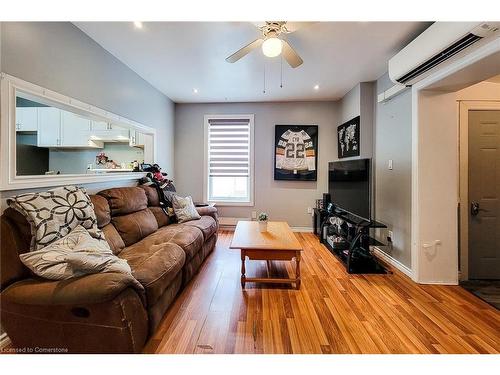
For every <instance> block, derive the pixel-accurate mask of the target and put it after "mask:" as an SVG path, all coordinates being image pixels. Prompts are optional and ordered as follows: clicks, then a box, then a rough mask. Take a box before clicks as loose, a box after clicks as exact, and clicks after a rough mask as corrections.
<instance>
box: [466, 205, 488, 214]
mask: <svg viewBox="0 0 500 375" xmlns="http://www.w3.org/2000/svg"><path fill="white" fill-rule="evenodd" d="M479 211H488V210H485V209H484V208H480V207H479V203H478V202H471V203H470V214H471V216H477V215H478V214H479Z"/></svg>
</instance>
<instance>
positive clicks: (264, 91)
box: [262, 61, 266, 94]
mask: <svg viewBox="0 0 500 375" xmlns="http://www.w3.org/2000/svg"><path fill="white" fill-rule="evenodd" d="M262 92H263V93H264V94H265V93H266V62H265V61H264V90H262Z"/></svg>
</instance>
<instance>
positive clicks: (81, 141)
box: [61, 111, 90, 147]
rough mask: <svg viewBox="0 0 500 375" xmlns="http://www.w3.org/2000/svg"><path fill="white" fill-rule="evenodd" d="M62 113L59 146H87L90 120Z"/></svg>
mask: <svg viewBox="0 0 500 375" xmlns="http://www.w3.org/2000/svg"><path fill="white" fill-rule="evenodd" d="M61 112H62V122H61V139H62V142H61V145H62V146H65V147H71V146H75V147H78V146H88V145H89V137H90V120H89V119H87V118H85V117H82V116H79V115H77V114H74V113H72V112H68V111H61Z"/></svg>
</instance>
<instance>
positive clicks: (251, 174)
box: [203, 114, 255, 207]
mask: <svg viewBox="0 0 500 375" xmlns="http://www.w3.org/2000/svg"><path fill="white" fill-rule="evenodd" d="M217 119H222V120H248V126H249V127H250V147H249V150H250V155H249V159H248V164H249V165H248V167H249V168H248V169H249V190H248V193H249V201H248V202H247V201H237V200H235V201H227V200H223V201H219V200H210V199H209V196H208V192H209V166H210V165H209V164H210V156H209V148H208V127H209V125H210V121H211V120H217ZM254 120H255V115H253V114H246V115H245V114H243V115H242V114H237V115H205V116H204V121H203V128H204V135H203V145H204V153H203V155H204V160H203V199H204V201H205V202H207V203H215V204H217V205H218V206H235V207H238V206H239V207H253V206H254V190H255V189H254V186H255V173H254V165H255V162H254V155H255V153H254V148H255V142H254V124H255V121H254Z"/></svg>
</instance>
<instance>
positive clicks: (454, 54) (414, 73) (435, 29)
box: [389, 22, 500, 86]
mask: <svg viewBox="0 0 500 375" xmlns="http://www.w3.org/2000/svg"><path fill="white" fill-rule="evenodd" d="M499 29H500V23H499V22H435V23H433V24H432V25H431V26H429V27H428V28H427V29H426V30H425V31H424V32H423V33H422V34H420V35H419V36H418V37H417V38H415V39H414V40H413V41H412V42H411V43H410V44H408V45H407V46H406V47H405V48H403V49H402V50H401V51H400V52H399V53H398V54H396V55H395V56H394V57H393V58H391V59H390V60H389V77H390V78H391V80H392V81H393V82H394V83H399V84H402V85H406V86H411V85H413V84H414V83H416V82H418V81H420V80H421V79H423V78H424V77H426V76H428V75H429V74H430V73H431V72H432V71H433V70H434V68H436V67H437V66H438V65H440V64H443V63H445V62H451V61H452V60H453V59H456V58H458V57H461V56H463V55H465V54H466V53H469V52H470V51H472V49H474V48H477V47H479V46H480V45H483V44H484V43H485V42H486V41H487V40H491V39H492V38H496V37H499V36H500V32H499Z"/></svg>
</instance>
